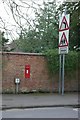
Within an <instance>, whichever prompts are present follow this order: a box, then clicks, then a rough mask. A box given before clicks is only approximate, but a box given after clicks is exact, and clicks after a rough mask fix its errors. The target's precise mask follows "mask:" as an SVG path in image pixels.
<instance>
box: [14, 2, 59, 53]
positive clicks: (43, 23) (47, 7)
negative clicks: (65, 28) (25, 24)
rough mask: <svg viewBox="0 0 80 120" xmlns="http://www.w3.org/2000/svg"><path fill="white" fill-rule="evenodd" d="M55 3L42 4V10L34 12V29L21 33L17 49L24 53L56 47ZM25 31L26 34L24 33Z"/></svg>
mask: <svg viewBox="0 0 80 120" xmlns="http://www.w3.org/2000/svg"><path fill="white" fill-rule="evenodd" d="M55 13H56V4H55V2H54V1H53V2H49V3H45V2H44V8H43V9H42V8H40V10H39V12H35V16H36V17H35V20H34V22H35V25H34V29H31V27H30V28H29V29H28V31H27V30H25V32H24V33H22V32H21V34H20V38H19V40H17V41H16V42H18V47H19V48H20V49H21V50H22V51H24V52H43V51H46V50H48V49H54V48H56V47H57V46H58V24H57V21H56V19H55ZM26 31H27V32H26Z"/></svg>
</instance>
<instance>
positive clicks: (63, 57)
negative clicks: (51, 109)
mask: <svg viewBox="0 0 80 120" xmlns="http://www.w3.org/2000/svg"><path fill="white" fill-rule="evenodd" d="M64 60H65V54H63V55H62V95H64Z"/></svg>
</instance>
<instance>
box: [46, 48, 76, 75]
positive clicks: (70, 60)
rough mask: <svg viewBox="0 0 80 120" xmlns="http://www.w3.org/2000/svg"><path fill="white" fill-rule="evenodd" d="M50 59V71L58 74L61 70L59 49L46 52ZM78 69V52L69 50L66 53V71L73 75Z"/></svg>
mask: <svg viewBox="0 0 80 120" xmlns="http://www.w3.org/2000/svg"><path fill="white" fill-rule="evenodd" d="M45 55H46V57H47V61H48V68H49V71H50V73H51V74H52V75H53V74H56V73H58V72H59V54H58V49H55V50H48V51H47V52H46V53H45ZM77 69H78V52H76V51H69V53H68V54H67V55H65V72H66V74H67V76H72V75H73V73H74V72H75V71H76V70H77Z"/></svg>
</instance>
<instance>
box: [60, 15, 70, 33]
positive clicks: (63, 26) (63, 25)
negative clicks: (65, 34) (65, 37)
mask: <svg viewBox="0 0 80 120" xmlns="http://www.w3.org/2000/svg"><path fill="white" fill-rule="evenodd" d="M69 17H70V15H69V14H68V15H65V16H61V17H60V20H59V31H65V30H69Z"/></svg>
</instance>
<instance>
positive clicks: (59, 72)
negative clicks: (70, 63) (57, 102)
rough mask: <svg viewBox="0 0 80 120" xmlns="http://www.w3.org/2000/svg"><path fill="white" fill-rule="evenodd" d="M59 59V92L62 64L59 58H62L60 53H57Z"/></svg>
mask: <svg viewBox="0 0 80 120" xmlns="http://www.w3.org/2000/svg"><path fill="white" fill-rule="evenodd" d="M59 56H60V57H59V60H60V63H59V64H60V67H59V94H60V93H61V74H62V73H61V71H62V70H61V69H62V65H61V58H62V55H59Z"/></svg>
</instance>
